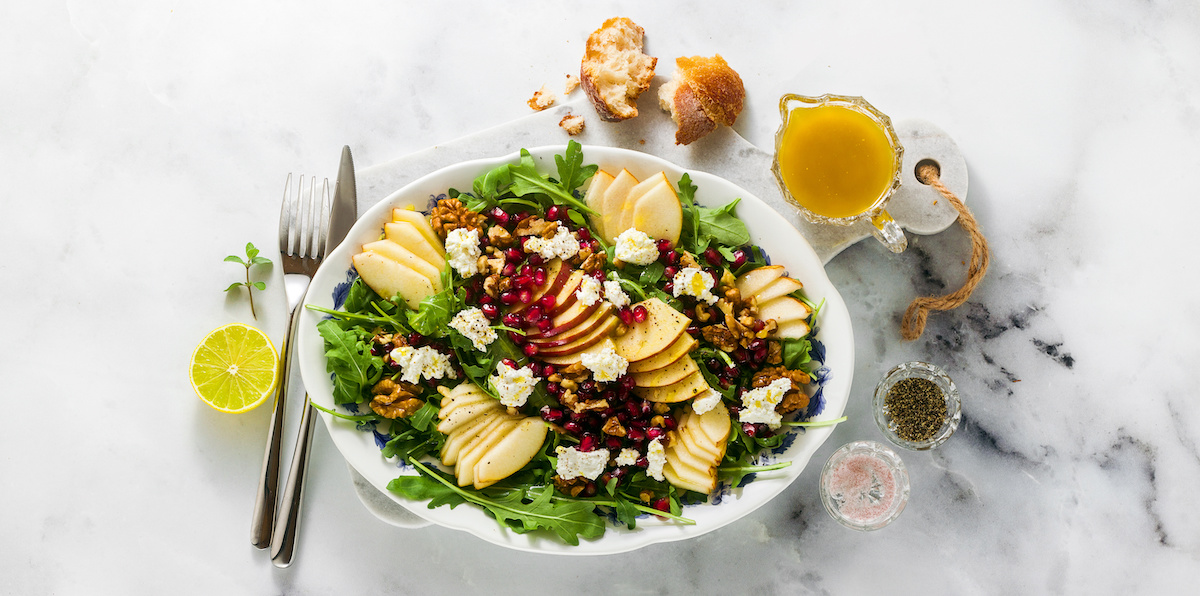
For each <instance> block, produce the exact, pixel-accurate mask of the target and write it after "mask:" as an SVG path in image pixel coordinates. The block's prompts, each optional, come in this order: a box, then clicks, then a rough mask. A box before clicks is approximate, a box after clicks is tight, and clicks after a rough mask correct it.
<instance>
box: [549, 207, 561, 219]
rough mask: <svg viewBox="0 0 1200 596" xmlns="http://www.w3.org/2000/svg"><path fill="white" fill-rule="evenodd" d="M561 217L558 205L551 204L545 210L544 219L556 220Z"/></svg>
mask: <svg viewBox="0 0 1200 596" xmlns="http://www.w3.org/2000/svg"><path fill="white" fill-rule="evenodd" d="M561 217H562V209H559V208H558V205H551V206H550V208H549V209H547V210H546V219H548V220H550V221H558V220H559V218H561Z"/></svg>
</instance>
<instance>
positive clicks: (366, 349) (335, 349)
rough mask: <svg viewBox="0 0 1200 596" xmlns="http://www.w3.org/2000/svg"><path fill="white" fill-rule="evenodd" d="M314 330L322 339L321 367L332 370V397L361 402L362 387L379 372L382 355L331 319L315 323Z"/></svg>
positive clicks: (374, 379)
mask: <svg viewBox="0 0 1200 596" xmlns="http://www.w3.org/2000/svg"><path fill="white" fill-rule="evenodd" d="M317 331H318V332H319V333H320V334H321V337H322V338H324V339H325V360H326V362H325V369H326V370H327V371H328V372H331V373H333V374H334V380H333V399H334V401H336V402H337V403H339V404H343V403H348V402H354V403H361V402H362V401H363V399H364V396H363V393H364V391H363V390H364V387H369V386H371V385H374V384H375V383H376V382H377V381H378V380H379V379H380V377H381V376H382V375H383V359H382V358H379V357H377V356H372V355H371V347H370V346H369V345H368V342H366V341H363V339H362V338H361V337H360V336H359V334H358V333H356V332H354V331H353V330H343V329H342V328H341V327H340V326H338V323H337V321H335V320H333V319H325V320H324V321H321V322H320V323H317Z"/></svg>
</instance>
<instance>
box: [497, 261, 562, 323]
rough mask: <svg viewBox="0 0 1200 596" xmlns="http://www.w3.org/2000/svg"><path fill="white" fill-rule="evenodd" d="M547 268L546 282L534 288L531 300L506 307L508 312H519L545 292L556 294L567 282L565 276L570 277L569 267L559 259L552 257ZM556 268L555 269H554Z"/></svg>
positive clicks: (532, 303) (531, 304)
mask: <svg viewBox="0 0 1200 596" xmlns="http://www.w3.org/2000/svg"><path fill="white" fill-rule="evenodd" d="M548 266H549V269H547V271H546V283H545V284H543V285H542V286H541V287H540V288H538V289H536V290H534V292H533V300H530V301H529V304H525V303H522V302H518V303H516V304H514V305H513V306H512V308H510V309H508V312H521V311H523V310H525V309H526V308H529V307H530V306H533V305H534V304H535V303H537V301H538V300H540V299H541V298H542V296H545V295H546V294H556V293H558V291H559V290H561V289H562V287H563V284H565V283H567V278H569V277H571V271H572V270H571V268H570V267H568V266H567V264H566V263H563V262H562V261H561V260H559V259H554V260H553V261H550V263H549V264H548ZM555 268H557V270H555Z"/></svg>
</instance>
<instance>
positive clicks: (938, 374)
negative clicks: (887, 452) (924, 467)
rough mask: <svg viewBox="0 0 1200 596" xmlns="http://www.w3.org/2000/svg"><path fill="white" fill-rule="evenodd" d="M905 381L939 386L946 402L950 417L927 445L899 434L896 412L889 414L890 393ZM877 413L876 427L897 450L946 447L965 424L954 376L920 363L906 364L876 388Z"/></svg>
mask: <svg viewBox="0 0 1200 596" xmlns="http://www.w3.org/2000/svg"><path fill="white" fill-rule="evenodd" d="M904 379H925V380H927V381H929V382H931V383H933V384H934V385H935V386H937V388H938V389H939V390H940V391H941V393H942V395H943V397H944V398H945V400H946V415H945V416H944V418H943V419H942V424H941V427H940V428H938V430H937V431H936V432H934V433H933V435H932V436H930V437H929V438H928V439H926V440H924V441H911V440H908V439H905V438H903V437H901V436H900V435H899V434H897V429H898V425H897V424H896V421H895V420H894V419H893V415H892V412H890V411H889V410H888V406H887V396H888V393H889V392H890V391H891V390H892V387H894V386H895V385H896V383H899V382H900V381H902V380H904ZM874 410H875V423H876V424H877V425H879V430H880V431H882V432H883V436H885V437H887V439H888V440H889V441H891V442H892V443H894V444H896V445H897V446H899V447H903V448H904V449H910V450H912V451H926V450H928V449H933V448H934V447H937V446H938V445H941V444H942V443H945V442H946V439H949V438H950V435H952V434H954V431H955V430H956V429H958V423H959V421H960V420H962V402H961V401H960V400H959V397H958V388H957V387H955V386H954V381H951V380H950V376H949V375H947V374H946V372H945V371H943V370H942V369H941V368H939V367H937V366H934V365H932V364H929V363H928V362H920V361H913V362H905V363H903V364H900V365H898V366H896V367H895V368H893V369H892V370H890V371H888V373H887V374H886V375H884V377H883V379H882V380H881V381H879V384H878V385H876V386H875V400H874Z"/></svg>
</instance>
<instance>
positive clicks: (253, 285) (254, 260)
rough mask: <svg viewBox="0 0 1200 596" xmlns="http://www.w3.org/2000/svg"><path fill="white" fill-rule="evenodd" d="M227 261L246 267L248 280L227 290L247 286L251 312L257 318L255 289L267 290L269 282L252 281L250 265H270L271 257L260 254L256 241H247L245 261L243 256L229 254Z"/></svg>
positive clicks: (226, 289)
mask: <svg viewBox="0 0 1200 596" xmlns="http://www.w3.org/2000/svg"><path fill="white" fill-rule="evenodd" d="M225 262H226V263H237V264H239V265H241V266H243V267H245V268H246V281H245V282H241V283H236V284H232V285H230V286H229V287H228V288H225V291H226V292H228V291H230V290H232V289H234V288H240V287H243V286H244V287H245V288H246V292H247V294H248V295H249V296H250V314H251V315H253V316H254V318H256V319H257V318H258V313H256V312H255V311H254V290H255V289H257V290H260V291H261V290H265V289H267V284H266V283H265V282H261V281H256V282H251V281H250V266H251V265H270V264H271V259H268V258H266V257H260V256H258V249H257V248H255V247H254V243H253V242H247V243H246V260H244V261H243V260H242V259H241V257H238V256H236V255H229V256H227V257H225Z"/></svg>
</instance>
